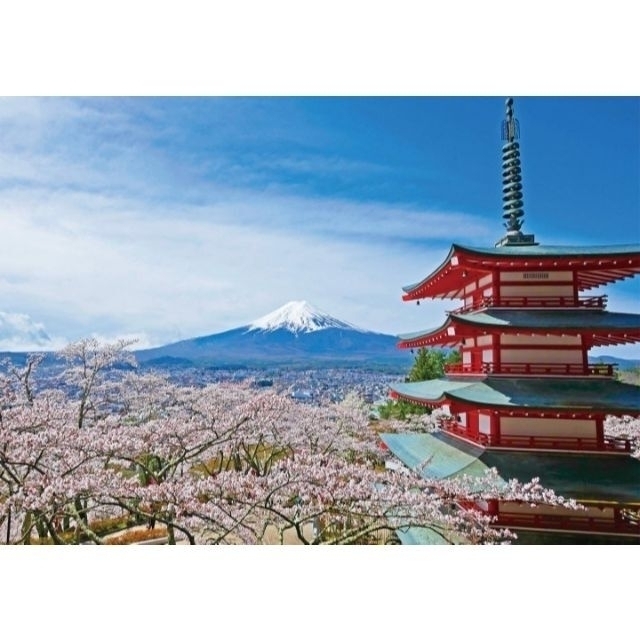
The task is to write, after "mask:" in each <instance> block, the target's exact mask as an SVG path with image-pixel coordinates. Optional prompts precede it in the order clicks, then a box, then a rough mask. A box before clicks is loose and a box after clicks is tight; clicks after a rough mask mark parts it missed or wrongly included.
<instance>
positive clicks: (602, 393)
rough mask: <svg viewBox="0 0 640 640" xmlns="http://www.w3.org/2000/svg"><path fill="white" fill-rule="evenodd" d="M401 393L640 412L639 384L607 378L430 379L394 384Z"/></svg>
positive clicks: (436, 398)
mask: <svg viewBox="0 0 640 640" xmlns="http://www.w3.org/2000/svg"><path fill="white" fill-rule="evenodd" d="M391 389H392V390H393V391H396V392H397V393H399V394H400V395H401V396H404V397H406V398H409V399H413V400H417V401H420V400H423V401H425V402H436V401H440V400H444V399H446V398H449V399H452V400H460V401H464V402H469V403H471V404H476V405H480V406H492V407H507V408H508V407H513V408H526V407H529V408H532V409H533V408H536V409H550V410H552V409H563V410H566V409H593V410H600V411H609V412H613V413H624V412H629V413H631V414H633V415H636V414H637V413H638V412H640V387H639V386H637V385H632V384H625V383H623V382H618V381H617V380H608V379H604V380H603V379H598V380H589V379H584V378H580V379H576V378H567V379H561V378H553V379H548V378H547V379H545V378H534V379H532V378H511V377H509V378H506V377H505V378H498V377H495V378H485V379H484V380H482V381H460V380H447V379H444V378H440V379H438V380H427V381H425V382H408V383H399V384H395V385H392V386H391Z"/></svg>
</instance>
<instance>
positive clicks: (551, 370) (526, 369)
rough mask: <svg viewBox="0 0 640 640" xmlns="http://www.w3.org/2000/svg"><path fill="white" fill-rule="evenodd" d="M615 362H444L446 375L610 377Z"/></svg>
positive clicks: (613, 370) (612, 374) (612, 373)
mask: <svg viewBox="0 0 640 640" xmlns="http://www.w3.org/2000/svg"><path fill="white" fill-rule="evenodd" d="M617 367H618V365H617V364H590V365H587V366H586V367H585V366H583V365H582V364H566V363H558V362H549V363H544V362H535V363H503V364H500V365H497V364H494V363H491V362H483V363H481V364H477V365H474V364H462V363H455V364H446V365H445V366H444V372H445V373H446V374H447V375H485V376H486V375H508V376H598V377H601V378H612V377H613V376H614V374H615V372H616V369H617Z"/></svg>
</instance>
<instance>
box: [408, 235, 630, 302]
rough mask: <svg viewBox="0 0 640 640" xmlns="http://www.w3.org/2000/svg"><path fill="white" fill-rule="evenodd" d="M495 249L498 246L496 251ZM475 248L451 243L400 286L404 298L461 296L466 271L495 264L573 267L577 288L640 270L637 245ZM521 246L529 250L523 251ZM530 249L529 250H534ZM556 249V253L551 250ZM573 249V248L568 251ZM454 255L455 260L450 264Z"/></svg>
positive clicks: (487, 268)
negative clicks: (424, 271)
mask: <svg viewBox="0 0 640 640" xmlns="http://www.w3.org/2000/svg"><path fill="white" fill-rule="evenodd" d="M498 249H501V251H499V250H498ZM498 249H493V250H492V249H479V248H476V247H464V246H462V245H457V244H454V245H452V247H451V249H450V250H449V253H448V255H447V257H446V258H445V260H444V261H443V262H442V264H440V266H439V267H437V268H436V269H435V270H434V271H433V272H432V273H431V274H429V275H428V276H427V277H426V278H424V279H423V280H421V281H420V282H418V283H416V284H412V285H408V286H406V287H403V291H404V292H405V293H404V295H403V296H402V299H403V300H404V301H412V300H420V299H423V298H453V299H455V298H461V297H463V291H464V284H465V280H464V278H463V275H464V274H465V273H466V271H469V270H471V271H477V272H480V274H484V273H490V272H491V271H492V270H493V269H495V268H501V269H509V268H513V269H516V268H523V267H526V268H531V269H533V268H536V269H540V268H542V269H549V270H553V269H556V270H559V269H576V270H578V289H579V290H580V291H586V290H588V289H592V288H594V287H599V286H602V285H606V284H612V283H614V282H618V281H620V280H624V279H626V278H632V277H634V276H635V275H637V274H639V273H640V246H636V245H621V246H618V247H616V246H612V247H539V246H538V247H518V248H517V249H518V251H516V248H514V247H499V248H498ZM525 249H527V250H529V251H527V252H523V251H524V250H525ZM536 249H537V252H535V251H532V250H536ZM554 249H556V250H557V253H553V250H554ZM571 251H573V252H571ZM454 256H456V257H457V264H456V265H453V264H451V260H452V258H453V257H454Z"/></svg>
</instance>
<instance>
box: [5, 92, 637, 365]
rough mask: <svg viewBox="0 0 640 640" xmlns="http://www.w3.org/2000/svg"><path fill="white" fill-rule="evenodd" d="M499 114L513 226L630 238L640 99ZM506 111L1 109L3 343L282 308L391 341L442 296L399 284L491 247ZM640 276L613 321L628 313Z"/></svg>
mask: <svg viewBox="0 0 640 640" xmlns="http://www.w3.org/2000/svg"><path fill="white" fill-rule="evenodd" d="M515 113H516V117H518V119H519V120H520V126H521V148H522V163H523V182H524V203H525V206H524V208H525V226H524V230H525V231H527V232H532V233H535V234H536V238H537V240H538V241H540V242H541V243H544V244H620V243H628V242H640V101H639V100H638V99H637V98H633V97H627V98H603V97H593V98H581V97H574V98H559V97H550V98H543V97H522V98H519V97H517V96H516V97H515ZM503 117H504V97H481V98H464V97H455V98H440V97H419V98H399V97H393V98H392V97H386V98H347V97H344V98H330V97H322V98H276V97H271V98H162V99H159V98H99V97H97V98H85V99H80V98H3V99H0V232H1V235H2V238H3V251H2V253H1V254H0V312H1V313H2V314H3V315H2V316H0V328H1V327H2V326H4V336H2V335H1V334H0V347H3V348H22V347H28V346H30V345H29V344H27V343H28V342H29V339H30V338H29V337H28V334H29V332H30V331H33V330H34V328H42V329H44V330H45V331H46V332H47V333H48V334H49V335H50V336H51V338H52V340H53V342H54V343H55V344H62V343H64V342H65V341H67V340H72V339H77V338H80V337H84V336H88V335H96V336H99V337H103V338H107V339H111V338H115V337H118V336H134V337H137V338H138V339H139V340H140V343H139V344H140V346H147V345H156V344H163V343H167V342H171V341H175V340H178V339H182V338H187V337H192V336H196V335H205V334H208V333H214V332H218V331H223V330H225V329H229V328H232V327H235V326H239V325H242V324H246V323H248V322H250V321H251V320H253V319H255V318H257V317H259V316H261V315H264V314H265V313H268V312H269V311H271V310H273V309H275V308H276V307H278V306H280V305H282V304H284V303H285V302H287V301H289V300H296V299H306V300H308V301H309V302H311V303H312V304H314V305H316V306H318V307H320V308H321V309H322V310H324V311H326V312H328V313H330V314H332V315H334V316H337V317H339V318H341V319H343V320H346V321H348V322H352V323H354V324H357V325H360V326H363V327H365V328H368V329H372V330H377V331H382V332H386V333H401V332H405V331H412V330H417V329H421V328H426V327H429V326H435V325H438V324H440V322H441V321H442V320H443V317H444V316H443V312H444V310H445V309H448V308H451V307H452V303H451V302H449V303H446V302H445V303H443V302H436V303H429V304H426V303H425V304H423V305H421V306H420V307H417V308H416V306H415V305H411V304H408V303H403V302H402V301H401V287H402V286H403V285H405V284H409V283H412V282H415V281H417V280H420V279H421V278H422V277H424V276H425V275H426V274H427V273H428V272H429V271H431V269H432V268H434V267H435V266H437V264H439V263H440V262H441V260H442V259H443V258H444V256H445V255H446V252H447V250H448V248H449V246H450V244H451V243H452V242H454V241H455V242H461V243H467V244H474V245H481V246H491V245H492V244H493V243H495V241H496V240H498V238H499V237H500V236H501V235H502V219H501V182H500V180H501V177H500V162H501V157H500V149H501V145H502V142H501V140H500V123H501V120H502V118H503ZM636 280H638V279H636ZM639 285H640V283H639V282H633V281H631V282H626V283H619V284H617V285H615V286H613V287H609V288H608V289H607V290H606V292H607V293H609V296H610V308H611V309H615V310H622V311H635V312H638V311H640V304H639V303H638V300H640V295H639V294H640V288H639ZM603 291H604V290H603ZM597 292H598V293H599V292H600V290H597ZM453 306H455V304H453ZM2 322H4V325H3V324H2ZM12 327H13V329H11V328H12ZM10 333H12V335H13V337H10V335H9V334H10ZM608 351H611V349H608ZM616 352H617V353H619V355H621V356H623V355H627V356H630V355H635V356H637V357H640V355H638V349H637V347H626V348H624V349H618V350H617V351H616Z"/></svg>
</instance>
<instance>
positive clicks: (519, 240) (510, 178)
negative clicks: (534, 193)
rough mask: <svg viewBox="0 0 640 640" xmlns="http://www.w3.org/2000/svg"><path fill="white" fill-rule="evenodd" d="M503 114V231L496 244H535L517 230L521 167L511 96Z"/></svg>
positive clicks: (520, 219) (519, 224)
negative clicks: (504, 114) (505, 233)
mask: <svg viewBox="0 0 640 640" xmlns="http://www.w3.org/2000/svg"><path fill="white" fill-rule="evenodd" d="M505 108H506V118H505V119H504V120H503V121H502V139H503V140H505V141H506V144H505V145H504V146H503V147H502V200H503V204H502V210H503V214H502V217H503V218H504V219H505V222H504V226H505V228H506V230H507V235H506V236H505V237H504V238H502V239H501V240H500V241H499V242H498V243H497V244H496V246H502V245H505V244H518V245H523V244H536V243H535V241H534V237H533V235H524V234H523V233H522V231H521V228H522V224H523V223H524V209H523V208H522V207H523V201H522V169H521V165H520V143H519V142H516V141H517V140H518V138H519V137H520V123H519V122H518V119H517V118H515V117H514V116H513V98H508V99H507V101H506V103H505Z"/></svg>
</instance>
